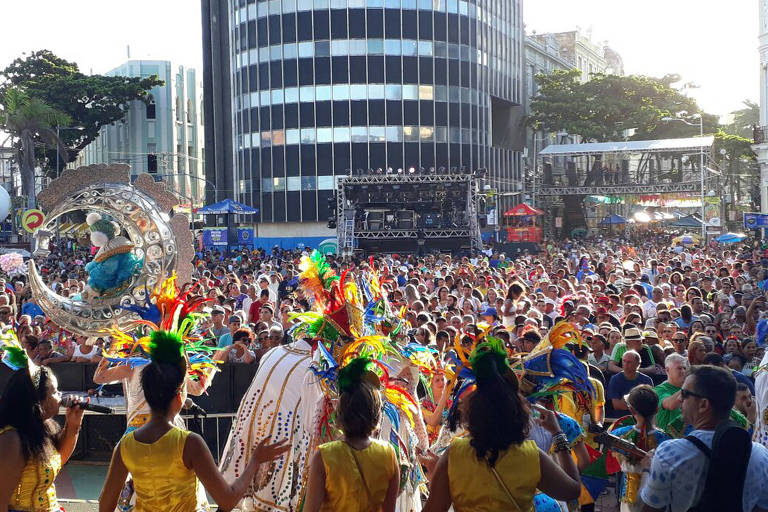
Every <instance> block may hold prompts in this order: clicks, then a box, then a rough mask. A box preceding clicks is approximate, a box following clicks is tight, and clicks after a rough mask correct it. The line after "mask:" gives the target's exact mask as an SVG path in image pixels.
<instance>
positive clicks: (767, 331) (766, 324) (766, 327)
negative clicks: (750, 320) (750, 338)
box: [755, 318, 768, 347]
mask: <svg viewBox="0 0 768 512" xmlns="http://www.w3.org/2000/svg"><path fill="white" fill-rule="evenodd" d="M767 336H768V319H765V318H762V319H760V320H759V321H758V322H757V330H756V332H755V341H757V346H758V347H764V346H765V341H766V337H767Z"/></svg>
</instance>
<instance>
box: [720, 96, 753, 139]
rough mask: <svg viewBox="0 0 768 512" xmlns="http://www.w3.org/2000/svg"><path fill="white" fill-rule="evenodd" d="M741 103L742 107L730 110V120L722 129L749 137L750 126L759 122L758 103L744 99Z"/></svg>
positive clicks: (750, 134)
mask: <svg viewBox="0 0 768 512" xmlns="http://www.w3.org/2000/svg"><path fill="white" fill-rule="evenodd" d="M743 103H744V108H741V109H739V110H734V111H733V112H731V117H732V120H731V122H730V123H729V124H727V125H726V126H725V127H724V130H725V131H726V132H728V133H733V134H735V135H739V136H741V137H744V138H745V139H751V138H752V127H753V126H755V125H759V124H760V105H758V104H757V103H755V102H753V101H750V100H744V101H743Z"/></svg>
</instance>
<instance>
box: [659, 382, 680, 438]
mask: <svg viewBox="0 0 768 512" xmlns="http://www.w3.org/2000/svg"><path fill="white" fill-rule="evenodd" d="M653 390H654V391H655V392H656V395H657V396H658V397H659V412H658V414H656V425H657V426H658V427H659V428H660V429H661V430H663V431H664V432H666V433H667V434H669V435H670V436H672V437H683V412H682V409H680V407H678V408H677V409H672V410H671V411H669V410H667V409H665V408H664V406H662V405H661V402H663V401H664V400H665V399H666V398H669V397H670V396H672V395H674V394H675V393H677V392H678V391H680V388H679V387H677V386H675V385H673V384H670V383H669V381H668V380H665V381H664V382H662V383H661V384H659V385H658V386H656V387H655V388H653Z"/></svg>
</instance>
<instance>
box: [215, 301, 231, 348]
mask: <svg viewBox="0 0 768 512" xmlns="http://www.w3.org/2000/svg"><path fill="white" fill-rule="evenodd" d="M211 322H212V323H213V325H212V326H211V334H213V335H214V336H215V337H216V343H217V345H218V342H219V339H220V338H221V337H222V336H224V335H225V334H227V333H228V332H229V328H228V327H227V326H226V325H224V308H222V307H221V306H214V307H213V309H211Z"/></svg>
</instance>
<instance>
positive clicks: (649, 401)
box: [627, 384, 659, 419]
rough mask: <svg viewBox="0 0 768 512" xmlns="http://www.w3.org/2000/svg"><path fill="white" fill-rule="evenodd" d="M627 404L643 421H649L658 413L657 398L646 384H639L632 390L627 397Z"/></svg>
mask: <svg viewBox="0 0 768 512" xmlns="http://www.w3.org/2000/svg"><path fill="white" fill-rule="evenodd" d="M627 402H628V403H629V405H630V406H632V408H633V409H634V410H635V411H637V413H638V414H639V415H640V416H642V417H643V418H645V419H650V418H651V417H653V415H654V414H656V413H657V412H659V397H658V395H657V394H656V392H655V391H654V390H653V388H652V387H651V386H649V385H648V384H641V385H639V386H636V387H634V388H632V391H630V392H629V396H628V397H627Z"/></svg>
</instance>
